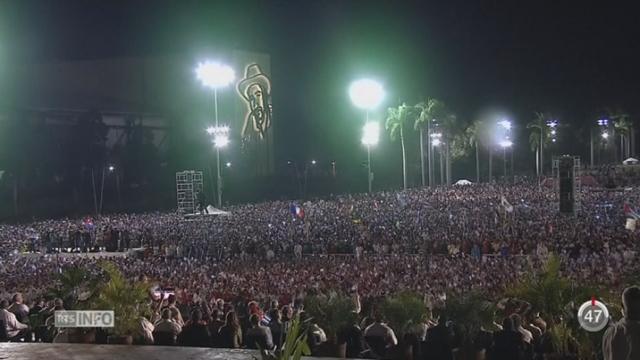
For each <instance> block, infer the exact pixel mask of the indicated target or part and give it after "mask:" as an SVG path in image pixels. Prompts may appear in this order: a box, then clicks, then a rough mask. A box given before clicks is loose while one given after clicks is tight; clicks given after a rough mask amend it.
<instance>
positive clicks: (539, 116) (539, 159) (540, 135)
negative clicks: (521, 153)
mask: <svg viewBox="0 0 640 360" xmlns="http://www.w3.org/2000/svg"><path fill="white" fill-rule="evenodd" d="M550 119H551V115H549V114H547V113H542V112H535V118H534V119H533V120H532V121H531V122H530V123H528V124H527V129H531V130H532V131H531V133H530V134H529V144H531V150H532V151H535V153H536V174H537V175H538V176H541V175H544V146H545V145H546V144H547V143H548V142H549V139H551V137H550V134H549V131H550V130H549V127H548V126H547V120H550Z"/></svg>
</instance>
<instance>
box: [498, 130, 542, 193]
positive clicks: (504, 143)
mask: <svg viewBox="0 0 640 360" xmlns="http://www.w3.org/2000/svg"><path fill="white" fill-rule="evenodd" d="M498 125H499V127H500V128H502V140H500V142H499V143H498V145H500V147H502V157H503V167H504V181H505V182H507V148H510V147H511V146H512V145H513V142H512V141H511V139H510V138H509V136H510V135H511V128H512V127H513V125H512V123H511V121H509V120H507V119H502V120H500V121H498ZM541 132H542V130H541ZM512 154H513V153H512ZM511 165H512V166H513V164H511Z"/></svg>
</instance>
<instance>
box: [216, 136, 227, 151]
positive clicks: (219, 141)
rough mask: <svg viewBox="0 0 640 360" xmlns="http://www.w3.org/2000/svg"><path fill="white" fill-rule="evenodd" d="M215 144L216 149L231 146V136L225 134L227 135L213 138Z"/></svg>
mask: <svg viewBox="0 0 640 360" xmlns="http://www.w3.org/2000/svg"><path fill="white" fill-rule="evenodd" d="M213 144H214V145H215V147H217V148H219V149H220V148H223V147H225V146H227V145H229V134H225V133H220V134H216V135H215V136H214V137H213Z"/></svg>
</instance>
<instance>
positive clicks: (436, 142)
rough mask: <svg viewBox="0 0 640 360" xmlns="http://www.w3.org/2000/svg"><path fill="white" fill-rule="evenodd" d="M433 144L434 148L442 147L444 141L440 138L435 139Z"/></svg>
mask: <svg viewBox="0 0 640 360" xmlns="http://www.w3.org/2000/svg"><path fill="white" fill-rule="evenodd" d="M431 143H432V144H433V146H440V145H442V140H440V138H434V139H433V140H431Z"/></svg>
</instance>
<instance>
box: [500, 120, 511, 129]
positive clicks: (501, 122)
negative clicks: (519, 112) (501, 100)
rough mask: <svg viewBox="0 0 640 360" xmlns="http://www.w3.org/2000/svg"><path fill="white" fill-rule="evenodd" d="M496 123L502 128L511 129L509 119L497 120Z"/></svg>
mask: <svg viewBox="0 0 640 360" xmlns="http://www.w3.org/2000/svg"><path fill="white" fill-rule="evenodd" d="M498 125H500V126H502V127H503V128H505V129H507V130H511V121H509V120H502V121H498Z"/></svg>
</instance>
